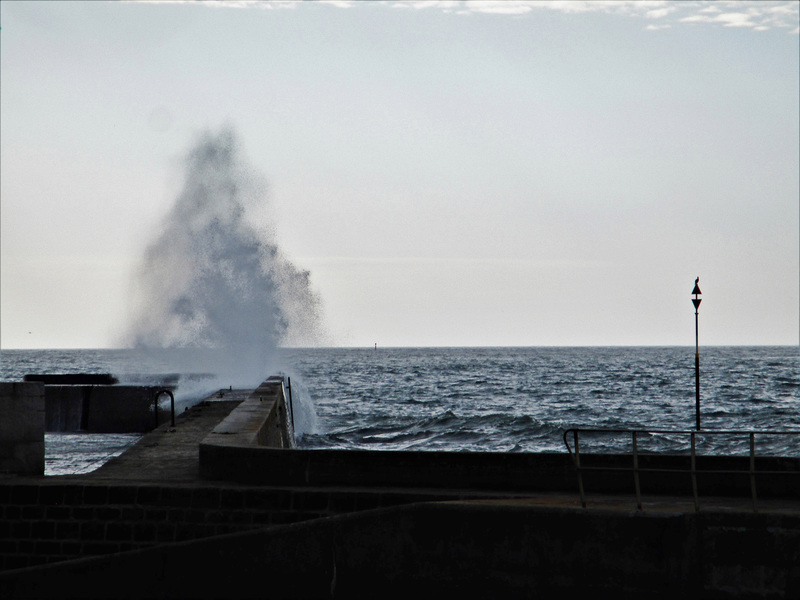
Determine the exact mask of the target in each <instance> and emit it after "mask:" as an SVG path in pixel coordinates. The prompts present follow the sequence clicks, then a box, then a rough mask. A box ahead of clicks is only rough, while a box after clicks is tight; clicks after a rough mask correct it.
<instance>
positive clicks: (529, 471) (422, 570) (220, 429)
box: [0, 382, 800, 600]
mask: <svg viewBox="0 0 800 600" xmlns="http://www.w3.org/2000/svg"><path fill="white" fill-rule="evenodd" d="M267 383H269V382H265V385H266V384H267ZM263 387H264V386H262V387H260V388H259V389H260V390H261V392H260V393H259V391H258V390H239V391H237V390H229V391H224V390H221V391H220V392H219V393H218V394H215V395H214V396H213V397H210V398H208V399H207V401H206V402H203V403H201V404H200V405H198V406H196V407H194V408H192V409H190V410H189V411H187V412H186V413H184V414H181V415H179V416H178V418H177V419H176V426H175V428H174V430H173V428H172V427H171V426H170V425H169V424H168V423H167V424H164V425H162V426H160V427H159V428H158V429H156V430H154V431H152V432H151V433H149V434H146V435H145V436H143V437H142V439H141V440H140V441H139V443H137V444H136V445H135V446H134V447H133V448H131V449H130V450H128V451H127V452H126V453H125V454H123V455H122V456H120V457H117V458H116V459H113V460H112V461H110V462H109V463H108V464H106V465H105V466H104V467H102V468H100V469H98V470H97V471H95V472H94V473H91V474H88V475H83V476H61V477H13V478H6V479H2V480H0V510H1V511H2V514H0V569H3V571H2V572H0V597H3V598H28V597H59V598H62V597H65V596H81V597H121V596H125V597H153V598H166V597H197V598H211V597H229V598H236V597H256V596H258V597H263V596H267V597H272V598H297V597H300V598H319V597H356V598H360V597H365V598H366V597H370V598H372V597H389V598H395V597H397V598H401V597H402V598H408V597H409V596H410V595H413V596H418V597H427V596H430V595H431V594H434V593H435V594H444V593H454V592H455V593H459V594H460V595H465V596H467V597H474V596H479V597H498V596H499V597H554V596H555V595H562V594H565V593H566V592H573V593H574V592H576V591H577V592H583V593H587V594H591V597H593V598H605V597H614V598H615V599H619V598H645V597H646V598H664V599H665V600H666V599H668V598H669V599H670V600H673V599H674V598H678V597H680V598H796V597H798V596H800V567H798V565H800V489H798V488H797V487H796V486H792V485H790V486H788V487H784V488H781V487H780V486H778V488H776V490H777V492H776V493H775V494H772V496H771V497H769V494H765V497H763V498H760V499H759V505H758V512H754V511H753V507H752V504H751V500H750V498H749V497H747V496H746V495H741V494H729V495H714V493H713V491H714V489H713V488H706V490H705V491H706V493H705V494H704V496H703V497H702V499H701V510H700V512H696V511H695V508H694V503H693V501H692V498H691V496H687V495H684V494H683V490H681V493H680V494H677V493H673V494H670V493H668V492H669V490H664V489H660V490H659V489H655V490H653V489H645V490H644V491H643V493H644V497H643V500H644V501H643V510H636V501H635V499H634V496H633V493H632V490H631V489H630V488H631V485H630V482H627V484H625V483H624V482H621V485H623V484H624V485H623V487H617V488H615V487H614V485H616V484H613V478H612V479H611V480H608V481H605V485H606V487H605V488H602V489H598V488H592V489H590V490H588V491H587V493H588V506H587V508H581V505H580V501H579V498H578V494H577V489H576V484H575V479H574V475H575V474H574V471H572V470H571V463H570V460H569V456H568V455H567V454H566V452H565V453H564V455H558V454H550V455H536V454H532V455H520V454H494V453H485V455H482V454H484V453H440V452H430V453H424V452H422V453H419V452H417V453H403V452H383V453H380V452H378V453H370V454H368V455H364V454H362V453H359V452H346V451H325V450H303V449H302V448H299V449H297V448H294V449H293V448H291V447H276V446H280V444H283V441H281V436H278V437H277V438H276V437H275V436H274V435H273V436H272V437H270V435H268V434H270V433H271V428H272V429H275V430H278V429H280V428H281V427H283V426H281V424H280V419H281V418H284V419H285V415H284V416H283V417H282V415H281V411H280V410H279V403H280V401H284V402H285V399H283V398H282V386H281V387H279V386H277V384H276V383H275V382H273V383H270V384H269V385H268V386H267V387H268V388H269V389H270V392H269V394H268V393H267V391H266V389H262V388H263ZM267 396H269V397H270V398H269V399H268V398H267ZM273 399H274V401H275V402H276V403H278V404H273V405H270V404H269V403H270V402H271V401H272V400H273ZM248 403H249V404H248ZM240 409H241V410H240ZM285 410H286V408H285V407H284V411H285ZM284 422H286V421H285V420H284ZM265 457H266V458H265ZM518 457H522V458H518ZM426 459H427V460H426ZM784 460H786V461H788V462H787V464H786V468H787V476H791V474H792V473H794V474H795V475H796V474H797V471H798V468H800V466H799V465H798V462H800V461H797V459H793V461H792V460H789V459H784ZM204 462H205V466H204V464H203V463H204ZM226 467H227V468H226ZM255 473H258V476H256V475H254V474H255ZM415 474H416V475H415ZM791 481H795V482H796V481H797V478H796V477H795V478H794V479H791ZM589 483H591V482H589ZM720 489H722V488H720ZM131 573H135V574H136V576H135V577H131Z"/></svg>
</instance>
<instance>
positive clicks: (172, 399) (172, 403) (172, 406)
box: [154, 389, 175, 427]
mask: <svg viewBox="0 0 800 600" xmlns="http://www.w3.org/2000/svg"><path fill="white" fill-rule="evenodd" d="M161 394H167V395H168V396H169V401H170V412H171V415H172V425H171V426H172V427H175V396H174V395H173V394H172V391H171V390H168V389H160V390H158V391H157V392H156V396H155V398H156V399H155V408H154V412H155V415H156V427H158V399H159V397H160V396H161Z"/></svg>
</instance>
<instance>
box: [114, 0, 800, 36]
mask: <svg viewBox="0 0 800 600" xmlns="http://www.w3.org/2000/svg"><path fill="white" fill-rule="evenodd" d="M125 1H128V2H136V3H138V4H142V3H143V4H202V5H205V6H213V7H218V8H230V9H253V8H257V9H285V8H296V7H298V6H301V5H308V4H327V5H328V6H332V7H335V8H342V9H348V8H353V7H354V6H357V5H359V4H370V5H371V6H383V7H385V8H387V9H390V10H391V9H405V10H409V9H413V10H439V11H442V12H445V13H450V14H459V15H469V14H476V13H481V14H495V15H498V16H503V15H506V16H511V17H521V16H525V15H531V14H535V13H536V12H537V11H543V10H548V11H554V12H561V13H565V14H572V15H577V14H583V13H607V14H616V15H620V16H623V17H628V18H639V19H646V20H647V21H651V23H648V24H647V25H645V26H644V28H645V29H646V30H649V31H658V30H662V29H668V28H670V27H675V26H681V25H684V26H692V25H694V26H698V25H705V26H710V27H728V28H741V29H747V28H749V29H752V30H754V31H768V30H771V29H779V30H780V29H783V30H786V29H788V30H789V32H790V33H792V34H795V35H797V34H798V33H800V26H798V23H800V2H796V1H794V0H774V1H768V0H763V1H750V2H743V1H739V0H731V1H726V0H714V1H699V2H678V1H675V0H591V1H586V0H504V1H502V2H500V1H498V0H407V1H396V0H393V1H382V2H369V3H365V2H363V3H362V2H357V1H355V0H316V1H315V2H306V1H303V0H264V1H262V0H226V1H220V0H125ZM652 21H659V23H657V24H654V23H652Z"/></svg>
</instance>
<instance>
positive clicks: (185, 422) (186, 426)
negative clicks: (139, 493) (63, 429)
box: [73, 390, 252, 483]
mask: <svg viewBox="0 0 800 600" xmlns="http://www.w3.org/2000/svg"><path fill="white" fill-rule="evenodd" d="M251 393H252V390H221V391H220V392H218V393H217V394H215V395H214V396H211V397H209V398H207V399H206V400H204V401H203V402H201V403H200V404H197V405H195V406H193V407H191V408H190V409H188V410H186V411H185V412H183V413H182V414H179V415H176V417H175V427H174V428H173V427H172V424H171V423H170V422H169V421H167V422H166V423H164V424H162V425H160V426H159V427H157V428H156V429H154V430H153V431H151V432H150V433H147V434H145V435H144V436H142V438H141V439H140V440H139V441H138V442H137V443H136V444H135V445H134V446H132V447H131V448H129V449H128V450H127V451H125V452H124V453H123V454H122V455H120V456H117V457H115V458H113V459H111V460H110V461H109V462H107V463H106V464H105V465H103V466H102V467H100V468H99V469H97V470H96V471H93V472H91V473H88V474H86V475H81V476H74V477H73V479H74V478H75V477H80V478H81V479H82V480H86V481H87V482H88V481H92V482H100V481H103V482H106V483H111V482H119V483H123V482H132V481H141V482H151V483H166V482H176V483H178V482H181V483H186V482H198V481H200V456H199V444H200V442H201V441H202V440H203V438H204V437H206V436H207V435H208V434H209V433H210V432H211V430H212V429H214V427H216V426H217V424H219V423H220V422H221V421H222V420H223V419H224V418H225V417H227V416H228V414H229V413H230V412H231V411H232V410H233V409H234V408H236V407H237V406H238V405H239V403H240V402H242V401H243V400H245V399H246V398H247V397H248V396H249V395H250V394H251Z"/></svg>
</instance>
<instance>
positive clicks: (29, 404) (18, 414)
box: [0, 382, 45, 475]
mask: <svg viewBox="0 0 800 600" xmlns="http://www.w3.org/2000/svg"><path fill="white" fill-rule="evenodd" d="M44 430H45V396H44V385H43V384H41V383H37V382H19V383H17V382H0V473H15V474H21V475H43V474H44Z"/></svg>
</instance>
